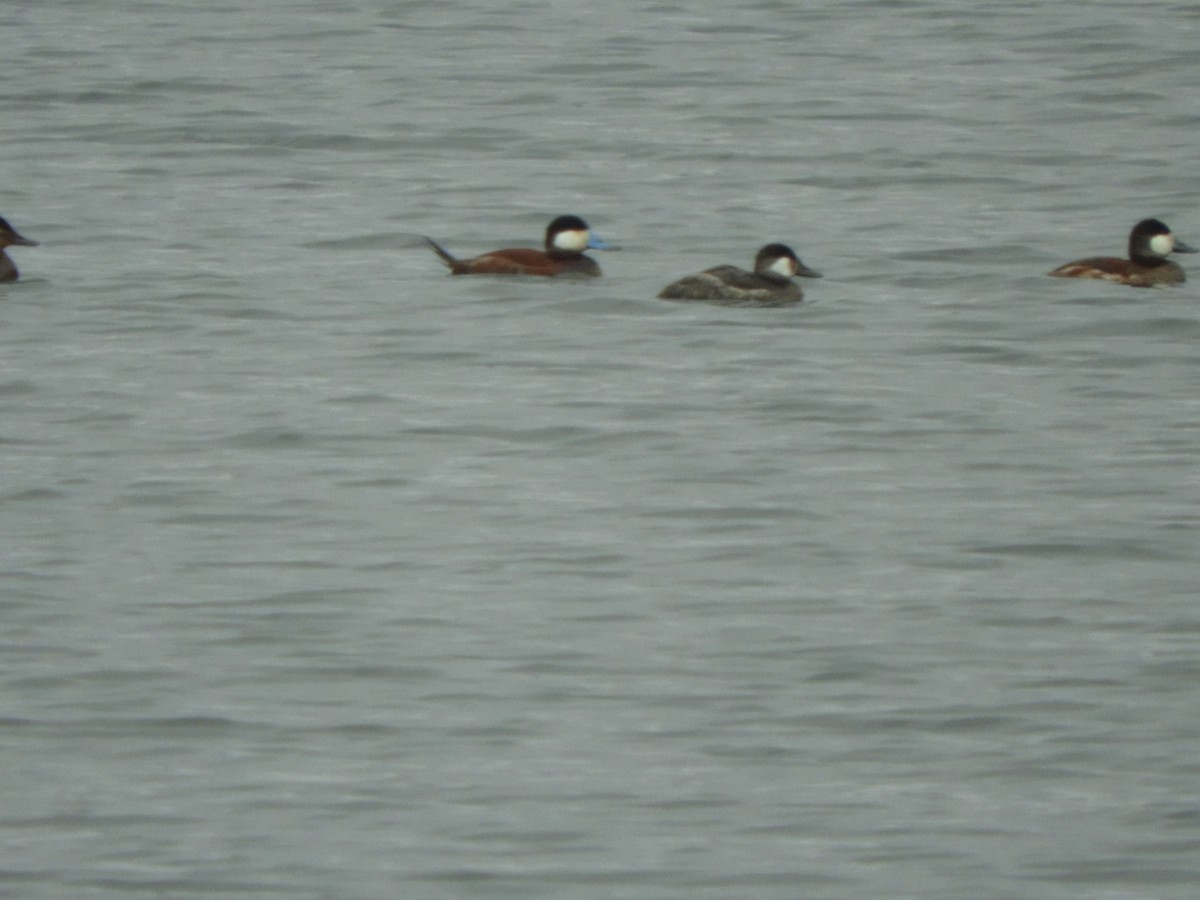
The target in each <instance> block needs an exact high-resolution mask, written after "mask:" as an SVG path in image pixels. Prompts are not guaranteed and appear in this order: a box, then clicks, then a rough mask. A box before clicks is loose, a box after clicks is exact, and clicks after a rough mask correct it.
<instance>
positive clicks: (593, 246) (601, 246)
mask: <svg viewBox="0 0 1200 900" xmlns="http://www.w3.org/2000/svg"><path fill="white" fill-rule="evenodd" d="M587 245H588V249H589V250H620V249H621V248H620V247H619V246H617V245H616V244H610V243H608V242H607V241H605V240H604V238H602V237H600V235H598V234H595V233H593V234H592V235H590V236H589V237H588V242H587Z"/></svg>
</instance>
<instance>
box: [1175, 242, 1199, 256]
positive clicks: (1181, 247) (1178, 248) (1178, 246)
mask: <svg viewBox="0 0 1200 900" xmlns="http://www.w3.org/2000/svg"><path fill="white" fill-rule="evenodd" d="M1175 252H1176V253H1200V250H1197V249H1196V248H1195V247H1189V246H1188V245H1187V244H1185V243H1184V242H1183V241H1181V240H1179V238H1176V239H1175Z"/></svg>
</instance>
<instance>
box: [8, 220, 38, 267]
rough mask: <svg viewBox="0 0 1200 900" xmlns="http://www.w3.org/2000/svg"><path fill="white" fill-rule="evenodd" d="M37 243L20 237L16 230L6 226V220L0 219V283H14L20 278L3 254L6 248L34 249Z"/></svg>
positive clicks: (10, 261) (10, 260)
mask: <svg viewBox="0 0 1200 900" xmlns="http://www.w3.org/2000/svg"><path fill="white" fill-rule="evenodd" d="M37 245H38V242H37V241H31V240H30V239H29V238H27V237H24V236H22V235H21V233H20V232H19V231H17V229H15V228H13V227H12V226H11V225H9V224H8V220H7V219H5V218H3V217H0V281H16V280H17V278H18V277H20V273H19V272H18V271H17V265H16V263H14V262H13V261H12V259H10V258H9V256H8V254H7V253H5V252H4V249H5V248H6V247H36V246H37Z"/></svg>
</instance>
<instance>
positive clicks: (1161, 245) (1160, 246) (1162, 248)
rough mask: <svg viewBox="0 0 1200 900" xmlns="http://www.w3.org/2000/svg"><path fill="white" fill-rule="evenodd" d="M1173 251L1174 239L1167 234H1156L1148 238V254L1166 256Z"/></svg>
mask: <svg viewBox="0 0 1200 900" xmlns="http://www.w3.org/2000/svg"><path fill="white" fill-rule="evenodd" d="M1174 249H1175V238H1174V237H1173V236H1172V235H1169V234H1156V235H1155V236H1154V237H1152V238H1150V252H1151V253H1153V254H1154V255H1155V256H1166V255H1167V254H1169V253H1170V252H1171V251H1172V250H1174Z"/></svg>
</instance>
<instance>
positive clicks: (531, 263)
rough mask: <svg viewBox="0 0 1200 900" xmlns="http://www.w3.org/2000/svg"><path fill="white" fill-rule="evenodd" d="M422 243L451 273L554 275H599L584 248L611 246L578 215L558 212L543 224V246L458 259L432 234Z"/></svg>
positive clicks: (605, 248)
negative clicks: (544, 226) (543, 247)
mask: <svg viewBox="0 0 1200 900" xmlns="http://www.w3.org/2000/svg"><path fill="white" fill-rule="evenodd" d="M424 241H425V243H426V244H428V245H429V247H430V248H431V249H432V250H433V252H434V253H436V254H437V255H438V256H439V257H440V258H441V260H442V262H444V263H445V264H446V267H447V268H448V269H449V270H450V274H451V275H538V276H542V277H546V278H553V277H555V276H558V275H585V276H590V277H593V278H595V277H599V276H600V274H601V272H600V266H599V264H597V262H596V261H595V260H594V259H592V258H591V257H590V256H587V255H585V254H584V252H583V251H584V250H615V249H616V248H615V247H613V246H611V245H609V244H606V243H605V242H604V241H603V240H602V239H601V238H600V237H599V236H598V235H596V234H594V233H593V232H592V229H591V227H590V226H589V225H588V223H587V222H585V221H584V220H583V219H581V218H579V216H559V217H558V218H556V219H554V221H552V222H551V223H550V224H549V225H547V226H546V238H545V242H544V245H545V249H544V250H535V249H533V248H532V247H510V248H508V249H505V250H493V251H491V252H490V253H483V254H481V255H479V256H475V257H472V258H471V259H459V258H457V257H455V256H453V255H452V254H451V253H450V252H449V251H448V250H446V248H444V247H443V246H442V245H441V244H439V243H437V241H435V240H433V238H429V237H426V238H424Z"/></svg>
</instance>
